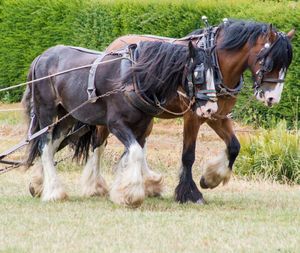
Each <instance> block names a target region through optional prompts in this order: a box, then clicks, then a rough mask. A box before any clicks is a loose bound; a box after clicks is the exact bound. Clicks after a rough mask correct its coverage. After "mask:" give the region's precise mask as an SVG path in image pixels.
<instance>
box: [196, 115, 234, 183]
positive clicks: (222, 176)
mask: <svg viewBox="0 0 300 253" xmlns="http://www.w3.org/2000/svg"><path fill="white" fill-rule="evenodd" d="M207 123H208V125H209V126H210V127H211V128H212V129H213V130H214V131H215V132H216V133H217V134H218V135H219V136H220V137H221V138H222V139H223V140H224V142H225V143H226V146H227V148H226V150H224V151H223V152H222V153H221V154H220V155H219V156H218V157H216V158H215V159H213V160H211V161H209V162H208V163H207V165H206V167H205V168H204V174H203V175H202V177H201V180H200V185H201V187H202V188H211V189H212V188H215V187H217V186H218V185H219V184H220V183H221V182H223V184H226V183H227V182H228V181H229V179H230V176H231V173H232V167H233V164H234V162H235V159H236V157H237V156H238V154H239V151H240V143H239V141H238V139H237V138H236V136H235V134H234V131H233V127H232V121H231V120H230V119H222V120H217V121H208V122H207Z"/></svg>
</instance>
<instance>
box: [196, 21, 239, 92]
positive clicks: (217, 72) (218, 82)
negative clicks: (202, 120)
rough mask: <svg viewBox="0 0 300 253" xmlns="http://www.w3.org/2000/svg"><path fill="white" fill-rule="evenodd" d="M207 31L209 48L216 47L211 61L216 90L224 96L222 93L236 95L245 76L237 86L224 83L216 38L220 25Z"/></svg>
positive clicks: (206, 42) (206, 38) (206, 37)
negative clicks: (228, 85)
mask: <svg viewBox="0 0 300 253" xmlns="http://www.w3.org/2000/svg"><path fill="white" fill-rule="evenodd" d="M206 32H207V36H205V42H204V43H205V44H206V47H207V48H214V50H213V52H212V54H211V61H212V65H213V70H214V79H215V86H216V90H217V92H218V96H222V95H231V96H235V95H237V94H238V93H240V91H241V90H242V88H243V85H244V79H243V76H241V77H240V81H239V83H238V84H237V86H236V87H235V88H229V87H227V85H226V84H224V80H223V75H222V73H221V69H220V65H219V60H218V56H217V52H216V50H215V47H216V38H217V36H218V32H219V27H217V26H216V27H209V28H208V29H206ZM199 42H201V41H199ZM201 43H203V42H201Z"/></svg>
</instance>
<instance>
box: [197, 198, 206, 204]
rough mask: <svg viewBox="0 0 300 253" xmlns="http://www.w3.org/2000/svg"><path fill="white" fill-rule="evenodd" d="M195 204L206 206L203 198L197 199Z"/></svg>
mask: <svg viewBox="0 0 300 253" xmlns="http://www.w3.org/2000/svg"><path fill="white" fill-rule="evenodd" d="M196 204H197V205H205V204H206V201H205V200H204V198H201V199H198V200H197V201H196Z"/></svg>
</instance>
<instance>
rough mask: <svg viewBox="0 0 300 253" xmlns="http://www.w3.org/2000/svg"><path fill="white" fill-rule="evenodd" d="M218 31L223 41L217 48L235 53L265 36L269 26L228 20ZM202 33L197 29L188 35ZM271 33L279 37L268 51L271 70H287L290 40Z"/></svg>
mask: <svg viewBox="0 0 300 253" xmlns="http://www.w3.org/2000/svg"><path fill="white" fill-rule="evenodd" d="M219 28H220V31H223V35H224V36H223V40H222V42H221V44H220V45H219V46H218V48H219V49H225V50H229V51H235V50H239V49H241V48H242V47H243V46H244V45H245V44H246V43H247V42H248V43H249V44H250V46H253V45H254V44H255V42H256V41H257V39H258V37H259V36H261V35H266V34H267V31H268V28H269V24H265V23H260V22H255V21H247V20H235V19H230V20H228V22H226V24H224V23H223V22H222V23H221V24H220V25H219ZM202 32H203V29H198V30H195V31H193V32H192V33H190V35H192V34H194V35H199V34H201V33H202ZM273 32H275V33H277V34H278V35H277V36H279V38H278V40H279V41H278V42H277V43H276V45H275V46H274V47H272V49H271V51H270V57H271V58H272V61H273V68H276V69H280V68H285V69H287V68H288V67H289V65H290V64H291V61H292V57H293V52H292V45H291V42H290V40H289V39H288V38H287V37H286V36H284V35H282V34H281V33H278V31H277V29H275V28H273ZM262 57H264V55H263V54H261V55H259V56H258V60H260V59H261V58H262Z"/></svg>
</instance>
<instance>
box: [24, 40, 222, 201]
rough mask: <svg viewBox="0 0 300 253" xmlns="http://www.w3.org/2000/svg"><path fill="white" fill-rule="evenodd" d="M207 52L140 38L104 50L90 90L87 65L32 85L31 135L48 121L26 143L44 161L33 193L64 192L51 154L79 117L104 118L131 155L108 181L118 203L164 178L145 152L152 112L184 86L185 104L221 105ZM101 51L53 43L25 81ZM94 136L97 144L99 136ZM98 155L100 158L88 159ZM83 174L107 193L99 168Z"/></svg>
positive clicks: (28, 104)
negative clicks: (119, 48)
mask: <svg viewBox="0 0 300 253" xmlns="http://www.w3.org/2000/svg"><path fill="white" fill-rule="evenodd" d="M208 53H209V52H208V51H207V50H204V49H201V48H198V47H195V46H194V45H193V43H192V42H190V43H189V44H188V46H186V45H185V46H184V45H176V44H171V43H166V42H140V43H138V45H131V46H130V47H129V48H128V50H126V51H125V52H121V53H108V54H104V55H103V56H102V57H101V61H100V60H99V62H102V61H104V62H103V63H105V64H102V65H101V67H96V68H95V69H91V70H93V71H94V72H93V75H94V87H93V88H94V89H92V92H90V89H89V88H90V86H89V83H88V82H87V80H88V79H89V78H90V73H89V72H90V71H89V70H87V69H80V70H77V71H72V72H68V73H65V74H63V75H59V76H54V77H51V78H48V79H44V80H43V81H39V82H38V83H34V84H31V85H28V86H27V87H26V90H25V93H24V95H23V99H22V103H23V105H24V106H25V109H26V115H27V118H28V122H29V123H28V131H29V132H30V134H31V135H33V134H36V133H38V132H39V131H40V130H41V129H43V128H45V127H47V126H51V128H50V129H49V130H48V131H47V132H45V133H43V134H42V135H41V136H39V138H36V139H34V141H31V142H30V144H29V147H28V153H27V161H26V164H27V166H28V167H30V166H31V165H32V163H33V161H34V159H35V158H36V157H38V156H40V157H41V163H42V167H41V168H42V170H41V171H40V174H41V175H40V177H39V180H40V181H39V187H40V189H36V188H35V187H34V186H33V189H32V190H33V192H35V193H34V194H36V195H38V194H41V197H42V200H43V201H55V200H62V199H65V198H67V194H66V193H65V191H64V189H63V186H62V183H61V182H60V180H59V178H58V176H57V173H56V169H55V166H54V161H53V158H54V154H55V152H56V151H57V150H58V149H59V147H60V145H61V143H62V142H63V141H64V139H65V138H66V136H67V135H68V134H69V133H70V131H72V129H73V128H74V126H75V125H76V124H77V123H78V122H80V123H81V124H87V125H89V126H96V125H103V126H104V127H105V129H107V130H108V131H109V132H110V133H112V134H113V135H115V136H116V137H117V139H118V140H120V142H121V143H122V144H123V145H124V146H125V149H126V156H124V157H123V158H122V159H121V161H120V167H121V168H120V169H119V171H118V173H117V176H116V179H115V181H114V183H113V185H112V187H111V190H110V198H111V200H112V201H113V202H114V203H117V204H120V205H126V206H130V207H137V206H139V205H141V204H142V202H143V200H144V198H145V194H146V193H147V191H149V188H151V187H152V185H160V184H161V177H160V176H158V175H157V174H154V173H152V174H151V173H149V172H148V171H147V168H146V166H147V164H146V160H145V157H144V151H143V147H144V144H145V137H146V136H148V135H149V134H150V133H149V132H147V131H148V129H150V128H149V124H151V122H152V119H153V117H154V115H157V113H160V112H159V111H157V110H161V109H163V108H164V107H163V106H164V105H165V104H167V103H168V102H169V101H171V100H173V99H174V98H176V97H177V92H178V90H180V92H181V93H183V95H184V96H185V97H186V99H187V100H188V101H189V102H190V103H189V105H190V106H189V107H188V108H190V107H191V105H193V104H194V111H195V114H200V116H201V115H202V113H203V110H204V111H205V113H206V114H207V115H211V114H213V113H215V112H216V111H217V107H216V101H215V100H214V99H213V98H214V95H215V89H214V82H213V78H212V70H211V68H210V67H209V61H207V59H210V56H207V54H208ZM129 56H130V57H129ZM98 57H99V55H95V54H92V53H90V52H87V51H86V50H84V49H82V48H74V47H70V46H62V45H59V46H55V47H52V48H50V49H48V50H46V51H45V52H44V53H42V54H41V55H40V56H38V57H37V58H36V59H35V60H34V61H33V63H32V65H31V67H30V71H29V74H28V80H34V79H37V78H40V77H45V76H48V75H50V74H53V73H58V72H60V71H64V70H65V69H72V68H76V67H78V66H82V65H85V64H90V63H91V62H92V63H93V62H94V63H95V62H96V60H97V58H98ZM99 62H98V63H99ZM98 63H97V64H98ZM203 70H204V72H203ZM203 74H204V75H205V76H206V77H205V80H203ZM204 81H205V82H207V83H206V85H205V86H204V88H205V89H204V90H203V87H200V86H201V85H202V83H203V82H204ZM206 88H208V89H206ZM86 91H88V92H86ZM95 93H96V94H97V96H96V97H95ZM92 94H94V97H93V96H92ZM137 97H138V99H137ZM146 100H147V101H146ZM151 101H152V102H153V103H154V102H155V105H156V106H155V108H153V105H152V107H151V106H148V107H147V106H146V107H145V103H147V105H149V104H150V103H151ZM158 105H160V107H158ZM30 118H31V120H30ZM57 118H58V119H59V120H58V121H57ZM102 134H103V132H102ZM103 136H104V135H102V136H101V138H102V139H103ZM102 139H101V141H102ZM95 142H96V143H97V142H98V143H99V141H97V140H96V141H95ZM101 149H102V148H101V147H100V148H99V150H100V151H101ZM97 162H98V160H97V159H96V160H92V161H91V162H88V163H92V164H96V163H97ZM84 174H85V175H86V176H85V180H86V181H87V182H90V180H91V177H92V178H93V179H95V180H94V181H93V184H92V185H91V184H90V185H88V186H87V188H86V189H85V190H86V194H87V195H90V194H93V193H95V192H99V191H102V192H103V189H101V187H102V185H103V184H104V182H103V180H102V178H101V177H100V178H99V173H98V172H97V171H95V170H92V171H91V170H90V169H85V170H84ZM93 176H95V177H93ZM99 188H100V190H99ZM34 194H33V195H34Z"/></svg>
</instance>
